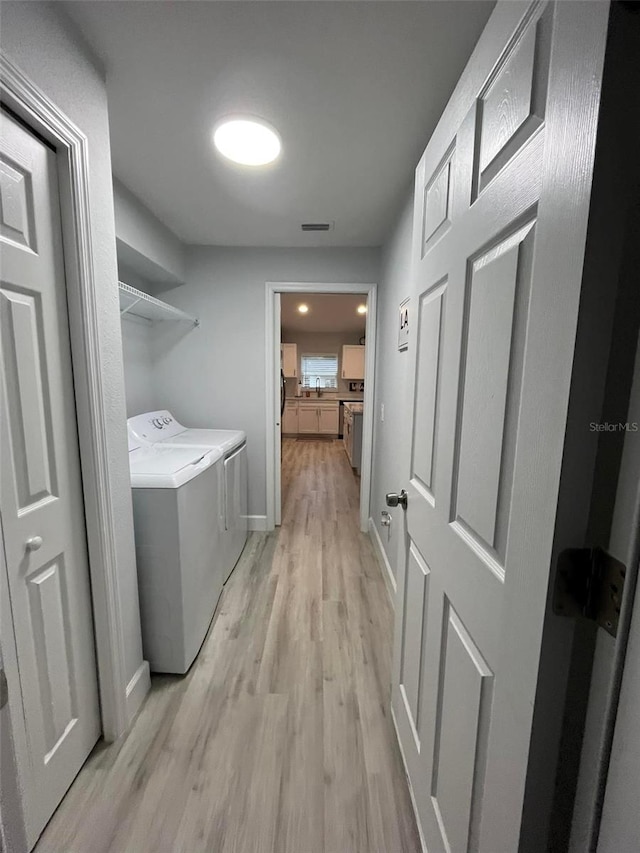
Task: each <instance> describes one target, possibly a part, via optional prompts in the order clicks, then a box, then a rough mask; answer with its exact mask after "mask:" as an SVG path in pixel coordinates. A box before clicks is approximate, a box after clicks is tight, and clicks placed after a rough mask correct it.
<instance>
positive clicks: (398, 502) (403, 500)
mask: <svg viewBox="0 0 640 853" xmlns="http://www.w3.org/2000/svg"><path fill="white" fill-rule="evenodd" d="M408 497H409V496H408V495H407V493H406V491H405V490H404V489H403V490H402V491H401V492H400V494H399V495H398V494H396V493H395V492H389V493H388V494H387V496H386V498H385V500H386V502H387V506H401V507H402V509H406V508H407V503H408Z"/></svg>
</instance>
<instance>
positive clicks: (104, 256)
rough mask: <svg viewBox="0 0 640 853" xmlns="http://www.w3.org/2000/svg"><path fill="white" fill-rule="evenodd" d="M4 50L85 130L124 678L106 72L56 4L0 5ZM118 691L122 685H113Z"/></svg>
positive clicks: (134, 656) (134, 639) (130, 565)
mask: <svg viewBox="0 0 640 853" xmlns="http://www.w3.org/2000/svg"><path fill="white" fill-rule="evenodd" d="M2 49H3V51H4V52H5V53H6V54H7V56H8V57H9V58H10V59H11V60H12V61H13V62H14V63H15V64H16V65H18V66H19V67H20V68H21V69H22V71H23V72H24V73H25V74H27V75H28V76H29V77H30V78H31V80H32V81H33V82H34V83H35V84H36V86H38V87H39V88H40V89H41V90H42V91H43V92H44V93H45V94H46V95H47V96H48V97H49V98H50V99H51V100H52V101H53V102H54V103H55V104H56V105H57V106H58V107H59V108H60V109H61V110H62V111H63V112H64V113H65V114H66V115H67V116H68V117H69V118H70V119H71V120H72V121H73V122H74V123H75V124H76V125H77V126H78V127H79V128H80V129H81V130H82V131H83V133H84V134H85V135H86V137H87V139H88V144H89V189H90V204H91V233H92V240H93V249H94V259H95V264H94V270H93V274H94V276H95V280H96V290H97V292H98V294H99V297H98V298H99V304H98V314H99V316H100V318H101V327H100V339H101V340H100V343H101V347H102V353H103V365H102V369H103V381H104V393H105V397H106V400H107V401H108V405H107V418H108V421H107V424H106V430H107V440H108V448H107V450H108V454H109V458H110V460H111V466H110V468H109V478H110V481H111V482H110V485H111V490H112V495H113V518H114V521H115V525H116V528H117V536H116V547H117V554H116V560H117V570H118V577H119V590H120V604H121V624H122V629H123V633H124V640H125V649H126V680H127V682H128V681H129V680H130V679H131V678H132V677H133V675H134V674H135V673H136V671H137V670H138V668H139V666H140V664H141V663H142V644H141V637H140V614H139V608H138V582H137V574H136V562H135V551H134V544H133V515H132V510H131V489H130V484H129V460H128V453H127V437H126V429H125V418H126V410H125V386H124V377H123V366H122V339H121V333H120V313H119V306H118V289H117V266H116V242H115V230H114V216H113V192H112V184H111V150H110V146H109V120H108V113H107V94H106V89H105V84H104V78H103V75H102V73H101V71H100V70H99V68H98V67H97V65H96V63H95V61H94V60H93V58H92V56H91V54H90V53H89V51H88V49H87V48H86V46H85V45H84V43H83V42H82V40H81V38H80V37H79V35H78V34H77V32H76V30H75V27H74V26H73V25H72V24H71V22H70V21H69V19H68V18H67V17H66V15H65V14H64V12H63V11H62V9H60V8H59V7H57V5H56V4H49V3H39V2H34V3H13V2H5V3H3V4H2ZM119 687H120V688H121V689H122V690H123V691H124V690H125V688H126V684H122V685H119Z"/></svg>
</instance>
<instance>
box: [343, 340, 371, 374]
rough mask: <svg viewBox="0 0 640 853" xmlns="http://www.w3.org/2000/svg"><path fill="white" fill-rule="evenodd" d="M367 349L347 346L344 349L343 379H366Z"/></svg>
mask: <svg viewBox="0 0 640 853" xmlns="http://www.w3.org/2000/svg"><path fill="white" fill-rule="evenodd" d="M364 351H365V347H360V346H353V345H351V344H345V345H344V346H343V347H342V367H341V373H340V375H341V377H342V378H343V379H364Z"/></svg>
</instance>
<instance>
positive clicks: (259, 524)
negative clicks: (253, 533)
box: [247, 515, 267, 530]
mask: <svg viewBox="0 0 640 853" xmlns="http://www.w3.org/2000/svg"><path fill="white" fill-rule="evenodd" d="M247 523H248V525H249V530H266V529H267V516H266V515H248V516H247Z"/></svg>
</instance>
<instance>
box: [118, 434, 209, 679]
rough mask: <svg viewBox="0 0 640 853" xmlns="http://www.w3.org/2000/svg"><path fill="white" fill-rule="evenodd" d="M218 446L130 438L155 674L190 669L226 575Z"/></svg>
mask: <svg viewBox="0 0 640 853" xmlns="http://www.w3.org/2000/svg"><path fill="white" fill-rule="evenodd" d="M223 465H224V463H223V456H222V452H221V451H219V450H217V449H213V450H212V449H210V448H209V449H207V450H203V449H202V448H193V447H191V448H187V447H181V448H179V447H166V448H164V447H160V448H159V447H155V446H153V445H151V444H146V443H140V442H137V441H136V440H135V439H132V438H131V436H130V437H129V469H130V473H131V489H132V496H133V518H134V527H135V542H136V559H137V564H138V588H139V594H140V615H141V622H142V642H143V647H144V655H145V658H146V659H147V660H148V661H149V665H150V667H151V670H152V671H153V672H172V673H180V674H181V673H185V672H186V671H187V670H188V669H189V667H190V666H191V664H192V663H193V661H194V659H195V657H196V655H197V654H198V651H199V649H200V646H201V645H202V642H203V640H204V638H205V636H206V633H207V630H208V628H209V625H210V624H211V620H212V619H213V614H214V611H215V608H216V604H217V603H218V598H219V597H220V593H221V591H222V586H223V584H224V581H225V577H224V572H225V566H224V560H223V554H222V538H223V533H224V526H223V524H222V519H223V508H222V506H221V504H220V495H221V493H222V485H221V482H222V479H223V477H224V467H223Z"/></svg>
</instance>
